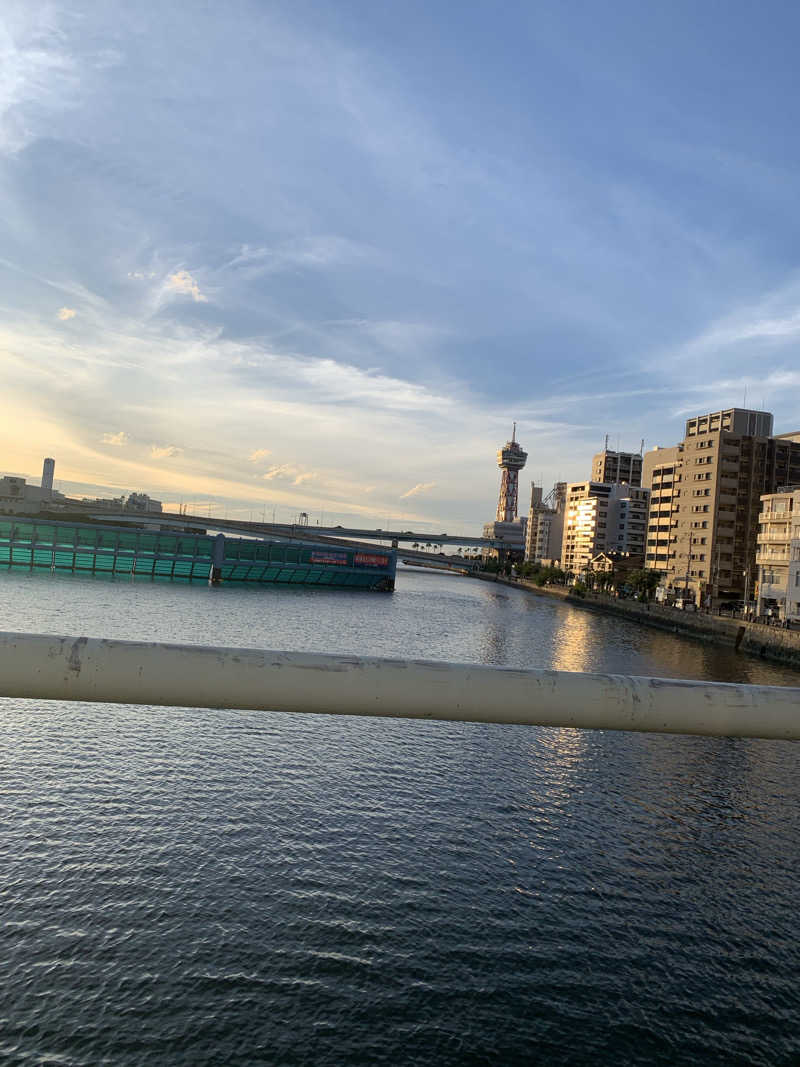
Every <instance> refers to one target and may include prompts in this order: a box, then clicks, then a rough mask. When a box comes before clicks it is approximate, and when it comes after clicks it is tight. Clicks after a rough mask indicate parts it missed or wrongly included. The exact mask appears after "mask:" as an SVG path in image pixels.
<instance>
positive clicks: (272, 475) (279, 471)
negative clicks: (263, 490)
mask: <svg viewBox="0 0 800 1067" xmlns="http://www.w3.org/2000/svg"><path fill="white" fill-rule="evenodd" d="M293 473H294V471H293V468H292V467H289V466H288V465H286V464H284V465H283V466H280V467H270V469H269V470H268V471H267V472H266V473H265V474H262V475H261V477H262V478H263V479H264V481H265V482H273V481H275V479H276V478H289V477H291V475H292V474H293Z"/></svg>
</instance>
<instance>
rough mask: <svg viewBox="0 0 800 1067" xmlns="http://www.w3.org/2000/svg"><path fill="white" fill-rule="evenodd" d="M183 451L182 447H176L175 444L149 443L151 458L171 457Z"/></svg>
mask: <svg viewBox="0 0 800 1067" xmlns="http://www.w3.org/2000/svg"><path fill="white" fill-rule="evenodd" d="M182 452H183V449H182V448H178V446H177V445H151V446H150V455H151V456H152V457H153V459H173V458H174V457H175V456H180V455H181V453H182Z"/></svg>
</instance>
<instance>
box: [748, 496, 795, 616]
mask: <svg viewBox="0 0 800 1067" xmlns="http://www.w3.org/2000/svg"><path fill="white" fill-rule="evenodd" d="M756 564H757V566H758V604H757V607H756V613H757V614H758V615H765V614H767V613H771V614H774V615H775V616H776V617H777V618H778V619H792V620H795V621H797V620H800V486H798V487H797V488H794V489H789V488H787V489H786V490H784V491H783V492H777V493H768V494H766V495H765V496H762V497H761V513H760V515H759V529H758V550H757V552H756Z"/></svg>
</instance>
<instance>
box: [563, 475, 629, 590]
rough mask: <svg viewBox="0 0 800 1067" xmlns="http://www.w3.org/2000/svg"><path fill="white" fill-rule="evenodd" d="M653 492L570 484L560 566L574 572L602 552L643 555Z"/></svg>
mask: <svg viewBox="0 0 800 1067" xmlns="http://www.w3.org/2000/svg"><path fill="white" fill-rule="evenodd" d="M649 497H650V493H649V491H648V490H647V489H643V488H641V487H639V486H631V485H624V484H619V485H609V484H607V483H604V482H594V481H591V482H573V483H571V484H570V485H568V486H567V493H566V512H565V522H564V535H563V540H562V548H561V566H562V567H563V568H564V570H565V571H567V572H570V573H572V574H581V573H584V572H585V571H587V570H588V569H589V565H590V563H591V561H592V560H593V559H594V558H595V556H597V555H599V554H600V553H601V552H625V553H629V554H631V555H635V556H641V557H642V558H643V557H644V548H645V538H646V535H647V515H648V507H649Z"/></svg>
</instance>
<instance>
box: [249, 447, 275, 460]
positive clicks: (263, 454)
mask: <svg viewBox="0 0 800 1067" xmlns="http://www.w3.org/2000/svg"><path fill="white" fill-rule="evenodd" d="M271 455H272V451H271V450H270V449H269V448H257V449H256V450H255V452H251V453H250V455H249V456H248V457H247V458H248V460H249V461H250V462H251V463H258V462H260V460H262V459H266V458H267V456H271Z"/></svg>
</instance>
